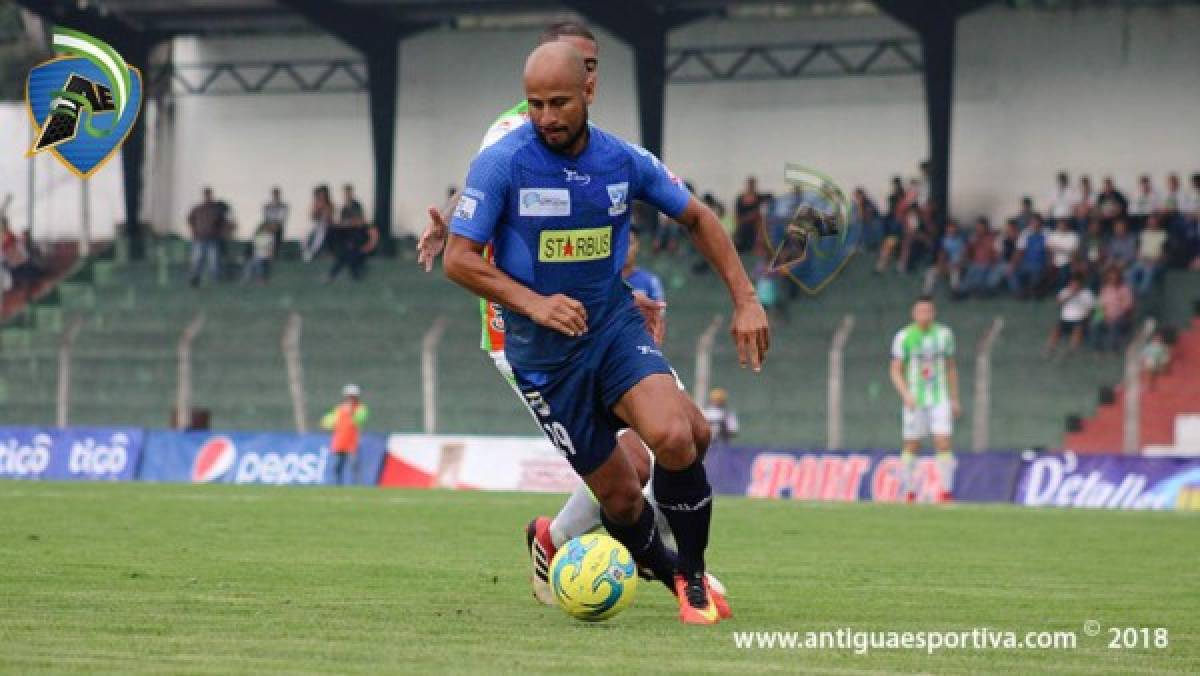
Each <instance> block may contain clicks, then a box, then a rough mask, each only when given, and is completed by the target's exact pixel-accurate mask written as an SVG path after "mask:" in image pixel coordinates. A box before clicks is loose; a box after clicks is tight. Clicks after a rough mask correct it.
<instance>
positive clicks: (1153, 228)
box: [1125, 214, 1167, 296]
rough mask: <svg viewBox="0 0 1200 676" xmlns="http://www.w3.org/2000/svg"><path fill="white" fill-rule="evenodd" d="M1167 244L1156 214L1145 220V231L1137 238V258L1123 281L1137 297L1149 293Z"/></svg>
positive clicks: (1165, 234)
mask: <svg viewBox="0 0 1200 676" xmlns="http://www.w3.org/2000/svg"><path fill="white" fill-rule="evenodd" d="M1166 243H1167V232H1166V230H1163V225H1162V219H1161V218H1159V216H1158V214H1150V216H1148V217H1147V218H1146V229H1145V230H1142V234H1141V235H1139V236H1138V257H1137V262H1136V263H1134V264H1133V267H1131V268H1129V272H1127V273H1126V274H1125V280H1126V281H1127V282H1128V283H1129V286H1132V287H1133V292H1134V293H1136V294H1137V295H1139V296H1144V295H1146V294H1147V293H1150V287H1151V286H1153V285H1154V278H1155V277H1156V276H1157V275H1158V271H1159V268H1161V267H1162V264H1163V253H1164V251H1163V248H1164V246H1165V245H1166Z"/></svg>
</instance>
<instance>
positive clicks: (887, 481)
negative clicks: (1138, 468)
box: [704, 448, 1021, 502]
mask: <svg viewBox="0 0 1200 676" xmlns="http://www.w3.org/2000/svg"><path fill="white" fill-rule="evenodd" d="M956 458H957V466H956V469H955V472H954V498H955V499H956V500H963V501H968V502H1008V501H1010V500H1012V496H1013V487H1014V486H1015V485H1016V479H1017V475H1018V474H1019V473H1020V470H1021V457H1020V455H1019V454H1017V453H1006V452H989V453H960V454H957V456H956ZM704 464H705V465H706V467H707V469H708V477H709V481H710V482H711V483H712V485H713V490H715V491H716V492H718V493H724V494H728V495H747V496H751V497H763V498H784V499H790V500H825V501H834V502H856V501H873V502H899V501H901V500H902V499H903V497H904V496H903V495H901V477H902V474H901V469H902V467H901V463H900V455H899V453H897V452H895V451H880V450H868V451H862V452H844V451H806V450H791V449H788V450H777V449H763V448H713V449H710V451H709V453H708V457H707V458H706V459H705V462H704ZM913 480H914V492H915V493H916V499H917V501H918V502H934V501H937V500H938V499H940V496H941V494H942V492H943V491H944V490H945V487H946V482H945V481H943V479H942V476H941V472H940V471H939V469H938V466H937V461H936V459H935V458H934V456H932V455H922V456H920V457H919V458H918V460H917V465H916V468H915V471H914V476H913Z"/></svg>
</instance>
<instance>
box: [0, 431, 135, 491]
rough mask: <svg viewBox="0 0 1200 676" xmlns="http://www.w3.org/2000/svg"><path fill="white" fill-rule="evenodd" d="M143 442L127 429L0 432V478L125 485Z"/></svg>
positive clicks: (130, 475)
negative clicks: (121, 483) (104, 482)
mask: <svg viewBox="0 0 1200 676" xmlns="http://www.w3.org/2000/svg"><path fill="white" fill-rule="evenodd" d="M144 439H145V433H144V432H143V431H142V430H140V429H137V428H132V427H74V428H67V429H58V428H54V427H0V478H3V479H53V480H59V481H61V480H84V481H130V480H132V479H133V477H134V473H135V471H136V469H137V466H138V459H139V458H140V457H141V453H142V443H143V441H144Z"/></svg>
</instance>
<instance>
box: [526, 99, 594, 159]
mask: <svg viewBox="0 0 1200 676" xmlns="http://www.w3.org/2000/svg"><path fill="white" fill-rule="evenodd" d="M587 129H588V111H587V109H586V108H585V109H584V111H583V120H582V121H581V122H580V123H579V129H576V130H575V133H574V134H571V135H569V136H567V138H566V140H565V141H563V142H562V143H551V142H550V139H548V138H546V135H545V134H543V133H542V130H541V129H538V130H537V133H538V138H540V139H541V140H542V143H544V144H545V145H546V147H547V148H549V149H550V150H553V151H554V152H556V153H565V152H567V150H569V149H570V148H571V147H573V146H574V145H575V144H576V143H577V142H578V141H579V138H580V137H581V136H583V135H584V134H586V133H587Z"/></svg>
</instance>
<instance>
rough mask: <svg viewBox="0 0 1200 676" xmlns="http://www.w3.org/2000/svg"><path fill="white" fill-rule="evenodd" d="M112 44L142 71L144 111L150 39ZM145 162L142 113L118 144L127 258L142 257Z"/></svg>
mask: <svg viewBox="0 0 1200 676" xmlns="http://www.w3.org/2000/svg"><path fill="white" fill-rule="evenodd" d="M113 47H114V48H115V49H116V50H117V52H118V53H120V54H121V56H123V57H125V62H126V63H128V64H129V65H131V66H133V67H134V68H137V69H138V71H140V72H141V74H142V112H141V114H142V115H144V114H145V106H146V101H147V100H148V98H149V97H148V92H147V87H148V85H149V82H148V81H149V76H150V52H151V50H153V49H154V41H152V40H151V39H149V38H147V37H145V36H138V37H135V38H133V39H131V40H129V41H127V42H121V43H117V44H114V45H113ZM145 166H146V120H145V118H144V117H143V118H142V119H139V120H138V121H137V123H135V124H134V125H133V127H131V128H130V130H129V135H128V136H126V137H125V143H123V144H122V145H121V172H122V179H121V181H122V184H123V187H124V188H125V226H124V229H125V237H126V239H128V240H129V258H130V259H131V260H135V261H140V260H142V259H144V258H145V257H146V247H145V237H144V232H143V231H144V225H145V224H143V223H142V186H143V180H142V178H143V176H142V175H143V173H144V170H145Z"/></svg>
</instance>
